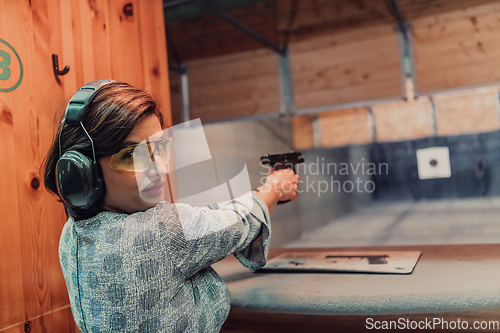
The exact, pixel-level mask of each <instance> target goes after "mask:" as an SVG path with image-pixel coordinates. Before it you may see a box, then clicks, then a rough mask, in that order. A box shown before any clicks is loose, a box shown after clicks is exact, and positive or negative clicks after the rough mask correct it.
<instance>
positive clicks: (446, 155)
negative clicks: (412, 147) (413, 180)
mask: <svg viewBox="0 0 500 333" xmlns="http://www.w3.org/2000/svg"><path fill="white" fill-rule="evenodd" d="M417 168H418V178H419V179H421V180H423V179H437V178H450V177H451V164H450V150H449V149H448V147H430V148H424V149H418V150H417Z"/></svg>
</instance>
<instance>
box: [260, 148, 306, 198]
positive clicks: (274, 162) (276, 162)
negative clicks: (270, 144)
mask: <svg viewBox="0 0 500 333" xmlns="http://www.w3.org/2000/svg"><path fill="white" fill-rule="evenodd" d="M260 163H261V164H262V165H265V164H269V166H270V167H271V168H273V171H277V170H283V169H291V170H293V172H294V173H297V170H296V169H295V166H296V165H297V164H299V163H304V159H303V158H302V153H300V152H294V151H292V152H290V153H286V154H274V155H270V154H266V155H264V156H261V157H260ZM288 201H290V200H286V201H278V205H281V204H284V203H285V202H288Z"/></svg>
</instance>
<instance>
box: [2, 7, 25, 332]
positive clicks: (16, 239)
mask: <svg viewBox="0 0 500 333" xmlns="http://www.w3.org/2000/svg"><path fill="white" fill-rule="evenodd" d="M28 7H29V6H28V5H27V4H25V6H19V5H18V4H15V3H13V2H6V1H2V2H0V12H1V13H2V20H5V21H2V23H3V24H2V25H0V36H2V37H1V39H3V40H5V41H7V42H9V44H10V45H11V46H12V47H13V48H14V49H16V50H18V53H19V56H20V57H21V59H26V58H28V57H30V58H31V57H32V54H31V53H29V54H27V52H26V50H30V49H32V44H33V39H32V38H31V36H32V35H33V20H32V16H31V11H30V9H29V8H28ZM14 20H19V21H22V23H23V24H22V25H18V24H19V21H14ZM4 22H5V23H4ZM14 23H17V25H14ZM27 37H28V38H27ZM0 47H1V49H2V50H5V46H4V45H0ZM2 62H3V57H2ZM25 70H26V69H25ZM12 75H14V73H12ZM15 76H16V77H17V76H18V74H17V73H16V74H15ZM1 83H2V84H4V83H5V85H2V88H8V87H9V86H11V85H13V84H15V81H14V82H12V81H10V82H9V83H8V85H7V82H1ZM18 90H19V95H22V94H27V93H28V91H29V89H28V86H27V85H24V86H22V87H21V86H20V87H19V88H18ZM19 95H17V96H15V95H14V94H13V93H9V95H7V93H1V92H0V96H1V97H0V138H1V139H2V142H3V143H2V148H1V154H2V159H1V161H2V162H3V163H2V169H1V172H0V189H2V190H0V207H1V208H2V209H1V214H2V218H1V222H2V232H0V246H1V254H0V280H1V283H0V329H1V328H4V327H8V326H10V325H12V324H15V323H18V322H21V321H22V320H24V314H23V309H24V302H23V301H24V290H23V286H22V280H21V279H20V277H21V276H22V272H23V265H22V262H21V258H20V251H21V249H20V246H21V239H22V236H21V230H20V229H19V210H18V209H12V207H18V206H19V205H18V197H19V194H18V188H17V179H16V176H15V175H16V172H17V167H16V165H15V163H14V161H15V160H16V151H17V149H16V145H15V130H14V121H18V119H17V117H16V114H15V111H16V110H19V109H22V108H26V107H27V102H26V100H25V99H18V98H19ZM16 97H17V99H16Z"/></svg>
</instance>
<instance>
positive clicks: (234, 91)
mask: <svg viewBox="0 0 500 333" xmlns="http://www.w3.org/2000/svg"><path fill="white" fill-rule="evenodd" d="M277 61H278V60H277V56H276V54H275V53H274V52H272V51H268V50H258V51H251V52H246V53H241V54H238V55H229V56H224V57H218V58H212V59H206V60H198V61H193V62H189V63H188V67H189V88H190V101H191V118H192V119H195V118H201V120H202V121H217V120H225V119H231V118H241V117H247V116H255V115H263V114H270V113H278V112H279V111H280V99H279V82H278V66H277Z"/></svg>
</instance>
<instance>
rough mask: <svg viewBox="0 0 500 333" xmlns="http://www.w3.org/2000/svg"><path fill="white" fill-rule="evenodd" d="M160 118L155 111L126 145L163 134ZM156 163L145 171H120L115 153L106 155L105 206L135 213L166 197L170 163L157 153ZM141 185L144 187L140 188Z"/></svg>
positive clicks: (103, 170) (105, 207)
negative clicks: (115, 165)
mask: <svg viewBox="0 0 500 333" xmlns="http://www.w3.org/2000/svg"><path fill="white" fill-rule="evenodd" d="M161 131H162V128H161V126H160V122H159V120H158V118H157V117H156V116H155V115H149V116H147V117H145V118H143V119H141V120H140V121H139V122H138V123H137V124H136V126H135V127H134V129H133V130H132V132H130V134H129V136H127V138H126V139H125V141H124V142H123V145H122V146H128V145H132V144H134V143H140V142H142V141H144V140H146V139H148V140H149V141H155V140H157V139H158V137H159V136H160V135H161V134H162V132H161ZM154 156H155V163H151V165H150V167H149V168H148V169H147V170H145V171H118V170H115V169H113V168H112V167H111V165H110V161H111V156H106V157H103V158H101V159H100V160H99V162H100V163H101V168H102V173H103V176H104V182H105V184H106V195H105V197H104V205H103V208H104V210H109V211H113V212H118V213H126V214H132V213H135V212H142V211H145V210H147V209H149V208H152V207H154V206H156V204H157V203H158V202H160V201H161V200H164V186H163V184H164V183H166V180H165V178H166V177H165V175H166V173H167V169H166V168H167V166H165V164H164V163H163V162H162V161H161V159H160V157H159V155H158V154H157V153H155V155H154ZM139 189H141V191H139Z"/></svg>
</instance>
